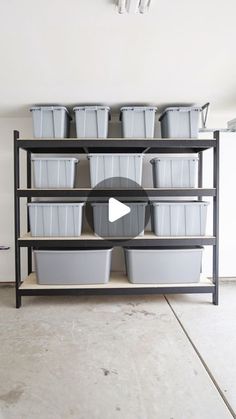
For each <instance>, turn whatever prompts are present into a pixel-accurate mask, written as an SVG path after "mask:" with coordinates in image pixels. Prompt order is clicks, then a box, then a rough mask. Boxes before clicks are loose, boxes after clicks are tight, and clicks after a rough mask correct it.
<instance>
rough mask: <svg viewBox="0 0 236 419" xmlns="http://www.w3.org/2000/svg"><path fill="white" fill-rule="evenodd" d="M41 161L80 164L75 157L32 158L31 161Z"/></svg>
mask: <svg viewBox="0 0 236 419" xmlns="http://www.w3.org/2000/svg"><path fill="white" fill-rule="evenodd" d="M39 160H44V161H47V160H49V161H57V160H60V161H74V162H75V163H79V159H76V158H75V157H31V161H39Z"/></svg>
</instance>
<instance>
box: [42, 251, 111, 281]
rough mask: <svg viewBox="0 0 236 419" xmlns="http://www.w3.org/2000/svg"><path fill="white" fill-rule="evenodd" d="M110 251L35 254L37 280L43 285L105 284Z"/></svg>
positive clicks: (108, 269)
mask: <svg viewBox="0 0 236 419" xmlns="http://www.w3.org/2000/svg"><path fill="white" fill-rule="evenodd" d="M111 252H112V249H96V250H35V252H34V254H35V266H36V273H37V280H38V283H39V284H42V285H76V284H85V285H86V284H105V283H107V282H108V281H109V276H110V270H111Z"/></svg>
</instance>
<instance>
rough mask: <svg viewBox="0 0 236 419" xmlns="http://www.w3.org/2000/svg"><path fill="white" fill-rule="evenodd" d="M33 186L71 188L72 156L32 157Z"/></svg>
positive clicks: (73, 169) (74, 164)
mask: <svg viewBox="0 0 236 419" xmlns="http://www.w3.org/2000/svg"><path fill="white" fill-rule="evenodd" d="M31 162H32V166H33V177H34V187H35V188H73V187H74V183H75V173H76V164H77V163H78V162H79V160H78V159H75V158H74V157H32V158H31Z"/></svg>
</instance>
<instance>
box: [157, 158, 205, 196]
mask: <svg viewBox="0 0 236 419" xmlns="http://www.w3.org/2000/svg"><path fill="white" fill-rule="evenodd" d="M198 160H199V159H198V155H197V154H157V155H156V157H155V158H154V159H152V160H151V161H150V163H151V164H152V174H153V185H154V188H195V187H196V182H197V168H198Z"/></svg>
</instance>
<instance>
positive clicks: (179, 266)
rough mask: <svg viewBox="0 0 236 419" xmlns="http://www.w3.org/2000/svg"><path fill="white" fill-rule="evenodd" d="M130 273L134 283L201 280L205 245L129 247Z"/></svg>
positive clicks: (130, 279) (178, 282)
mask: <svg viewBox="0 0 236 419" xmlns="http://www.w3.org/2000/svg"><path fill="white" fill-rule="evenodd" d="M125 258H126V267H127V275H128V279H129V281H130V282H132V283H134V284H168V283H170V284H182V283H191V282H198V281H199V280H200V272H201V263H202V248H194V249H182V248H178V249H147V248H138V249H137V248H133V249H132V248H126V249H125Z"/></svg>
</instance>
